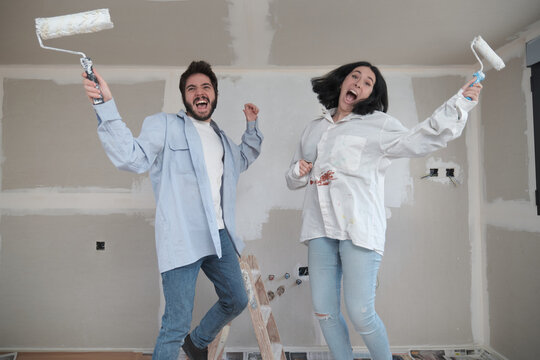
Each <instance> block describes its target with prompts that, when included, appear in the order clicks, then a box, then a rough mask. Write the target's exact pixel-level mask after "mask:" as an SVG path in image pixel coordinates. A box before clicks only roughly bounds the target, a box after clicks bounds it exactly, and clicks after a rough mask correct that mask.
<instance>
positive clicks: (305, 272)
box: [298, 266, 309, 276]
mask: <svg viewBox="0 0 540 360" xmlns="http://www.w3.org/2000/svg"><path fill="white" fill-rule="evenodd" d="M298 276H309V269H308V267H307V266H300V267H299V268H298Z"/></svg>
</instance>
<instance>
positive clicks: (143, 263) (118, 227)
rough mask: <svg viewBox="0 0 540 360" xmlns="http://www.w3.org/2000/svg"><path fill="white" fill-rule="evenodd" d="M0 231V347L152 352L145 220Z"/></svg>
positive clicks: (20, 225)
mask: <svg viewBox="0 0 540 360" xmlns="http://www.w3.org/2000/svg"><path fill="white" fill-rule="evenodd" d="M0 229H1V230H0V235H1V241H2V242H1V245H2V246H1V249H2V251H1V253H0V289H2V290H1V291H0V319H2V321H0V347H3V348H6V347H11V348H17V347H21V348H29V347H33V348H62V347H68V348H108V347H109V348H118V347H120V348H145V347H147V348H151V347H153V344H154V340H155V336H156V335H157V330H158V317H157V314H158V309H159V301H160V300H159V297H160V290H159V274H158V271H157V264H156V254H155V247H154V228H153V226H152V224H151V221H150V220H149V219H147V218H145V217H144V216H124V215H109V216H77V215H73V216H2V218H1V219H0ZM96 241H105V246H106V249H105V251H103V252H101V251H96Z"/></svg>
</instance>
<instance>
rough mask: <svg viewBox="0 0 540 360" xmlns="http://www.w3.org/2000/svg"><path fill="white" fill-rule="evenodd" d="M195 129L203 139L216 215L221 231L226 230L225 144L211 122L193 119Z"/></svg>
mask: <svg viewBox="0 0 540 360" xmlns="http://www.w3.org/2000/svg"><path fill="white" fill-rule="evenodd" d="M190 119H191V121H192V122H193V125H194V126H195V129H197V132H198V133H199V137H200V138H201V143H202V148H203V153H204V161H205V163H206V172H207V173H208V179H209V180H210V187H211V189H212V202H213V203H214V210H215V213H216V220H217V223H218V228H219V229H224V228H225V224H224V223H223V212H222V210H221V177H222V176H223V144H222V143H221V139H220V137H219V135H218V134H217V133H216V132H215V131H214V129H213V128H212V126H210V123H209V122H206V121H199V120H195V119H193V118H191V117H190Z"/></svg>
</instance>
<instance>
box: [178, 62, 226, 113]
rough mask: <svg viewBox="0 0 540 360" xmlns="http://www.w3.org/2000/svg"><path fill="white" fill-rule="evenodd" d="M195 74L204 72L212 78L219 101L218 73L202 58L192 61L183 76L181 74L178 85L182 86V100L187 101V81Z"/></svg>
mask: <svg viewBox="0 0 540 360" xmlns="http://www.w3.org/2000/svg"><path fill="white" fill-rule="evenodd" d="M193 74H204V75H206V76H208V77H209V78H210V82H211V83H212V86H213V87H214V92H215V93H216V101H217V95H218V81H217V77H216V74H214V72H213V71H212V66H210V64H209V63H207V62H206V61H202V60H200V61H192V62H191V64H189V66H188V68H187V69H186V71H184V73H183V74H182V76H180V84H179V85H178V87H179V88H180V92H181V93H182V101H183V102H184V104H185V103H186V94H185V92H186V82H187V79H188V78H189V77H190V76H191V75H193Z"/></svg>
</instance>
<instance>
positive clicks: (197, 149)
mask: <svg viewBox="0 0 540 360" xmlns="http://www.w3.org/2000/svg"><path fill="white" fill-rule="evenodd" d="M94 109H95V111H96V114H97V116H98V129H97V131H98V135H99V138H100V140H101V142H102V144H103V148H104V149H105V152H106V154H107V156H108V157H109V159H110V160H111V161H112V163H113V164H114V165H115V166H116V167H117V168H119V169H122V170H127V171H131V172H135V173H138V174H141V173H144V172H146V171H149V172H150V180H151V181H152V188H153V190H154V196H155V200H156V220H155V228H156V229H155V231H156V251H157V257H158V264H159V271H160V272H162V273H163V272H165V271H168V270H172V269H174V268H177V267H180V266H184V265H188V264H191V263H193V262H195V261H197V260H199V259H200V258H202V257H204V256H208V255H217V256H218V257H221V243H220V237H219V231H218V225H217V220H216V215H215V210H214V206H213V203H212V192H211V188H210V180H209V179H208V174H207V171H206V165H205V161H204V153H203V148H202V144H201V140H200V137H199V134H198V133H197V129H196V128H195V126H194V125H193V123H192V122H191V120H189V119H188V117H187V115H186V113H185V112H184V111H182V110H181V111H180V112H178V114H176V115H175V114H166V113H158V114H154V115H151V116H149V117H147V118H146V119H145V120H144V123H143V126H142V130H141V133H140V135H139V137H137V138H134V137H133V135H132V133H131V131H130V130H129V129H128V128H127V126H126V124H125V123H124V122H123V121H122V118H121V116H120V114H119V113H118V110H117V108H116V104H115V102H114V99H113V100H110V101H107V102H106V103H104V104H101V105H95V106H94ZM211 126H212V127H213V128H214V129H215V130H216V132H217V133H218V135H219V136H220V137H221V141H222V143H223V150H224V157H223V179H222V180H223V181H222V185H221V207H222V209H223V221H224V223H225V228H226V229H227V231H228V232H229V235H230V237H231V239H232V240H233V243H234V246H235V248H236V251H237V252H238V254H240V253H241V252H242V250H243V248H244V243H243V242H242V240H241V239H240V238H238V236H237V235H236V232H235V228H236V226H235V204H236V184H237V182H238V177H239V175H240V173H241V172H242V171H244V170H246V169H247V168H248V166H249V165H250V164H251V163H252V162H253V161H254V160H255V159H256V158H257V157H258V156H259V153H260V151H261V143H262V140H263V136H262V134H261V132H260V130H259V128H258V126H257V121H254V122H247V128H246V131H245V132H244V134H243V136H242V143H241V144H240V145H236V144H235V143H234V142H233V141H232V140H231V139H229V138H228V137H227V136H226V135H225V133H224V132H223V131H222V130H220V129H219V128H218V126H217V124H216V123H215V122H213V121H212V122H211Z"/></svg>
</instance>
